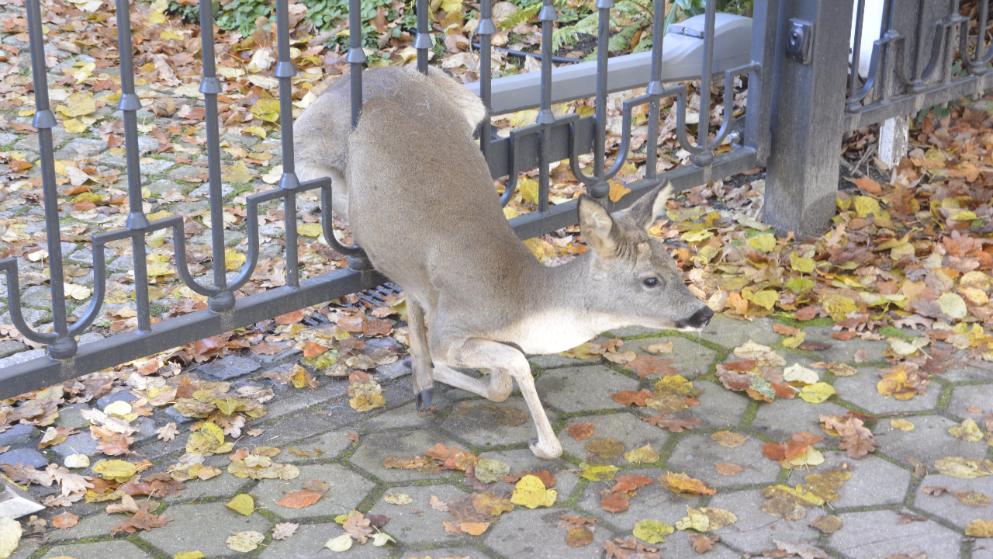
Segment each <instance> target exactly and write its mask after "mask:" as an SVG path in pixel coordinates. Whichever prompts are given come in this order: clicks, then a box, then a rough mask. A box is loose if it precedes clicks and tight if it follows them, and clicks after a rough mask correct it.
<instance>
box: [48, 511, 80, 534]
mask: <svg viewBox="0 0 993 559" xmlns="http://www.w3.org/2000/svg"><path fill="white" fill-rule="evenodd" d="M76 524H79V516H77V515H75V514H73V513H71V512H69V511H65V512H63V513H61V514H57V515H55V516H53V517H52V526H55V527H56V528H58V529H60V530H66V529H69V528H72V527H73V526H75V525H76Z"/></svg>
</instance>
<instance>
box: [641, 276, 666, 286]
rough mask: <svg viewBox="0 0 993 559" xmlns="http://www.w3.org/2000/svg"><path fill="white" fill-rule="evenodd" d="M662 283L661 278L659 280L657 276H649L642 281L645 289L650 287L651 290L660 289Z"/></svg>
mask: <svg viewBox="0 0 993 559" xmlns="http://www.w3.org/2000/svg"><path fill="white" fill-rule="evenodd" d="M660 283H662V282H660V281H659V278H657V277H655V276H649V277H647V278H645V279H643V280H641V284H642V285H644V286H645V287H649V288H651V287H658V286H659V284H660Z"/></svg>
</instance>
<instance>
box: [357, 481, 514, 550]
mask: <svg viewBox="0 0 993 559" xmlns="http://www.w3.org/2000/svg"><path fill="white" fill-rule="evenodd" d="M401 493H402V494H405V495H409V496H410V498H411V502H410V503H408V504H406V505H392V504H390V503H387V502H386V501H384V500H383V499H380V500H379V501H378V502H377V503H376V504H375V505H374V506H373V507H372V509H371V510H370V511H369V513H370V514H383V515H386V516H387V517H388V518H389V519H390V522H389V523H388V524H387V525H386V527H385V528H384V529H385V531H386V532H387V533H388V534H390V535H391V536H393V537H394V538H396V539H397V540H398V541H399V542H400V543H402V544H404V545H408V544H418V543H435V544H438V545H453V544H457V543H458V542H460V541H463V540H465V539H467V538H470V537H471V536H467V535H462V534H448V533H446V532H445V528H444V525H443V524H442V523H443V522H445V521H453V520H455V519H454V517H453V516H452V515H450V514H448V513H447V512H440V511H437V510H435V509H434V508H432V507H431V496H432V495H434V496H436V497H438V498H439V499H441V500H442V501H444V502H446V503H448V502H453V501H457V500H459V499H462V498H464V497H465V496H466V494H465V493H463V492H462V491H459V490H458V489H456V488H455V487H452V486H451V485H422V486H401V487H391V488H390V489H387V490H386V495H390V494H401ZM384 497H385V495H384ZM497 523H499V520H497ZM492 529H493V528H492V527H490V530H492Z"/></svg>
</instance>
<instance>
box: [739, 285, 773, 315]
mask: <svg viewBox="0 0 993 559" xmlns="http://www.w3.org/2000/svg"><path fill="white" fill-rule="evenodd" d="M745 298H746V299H748V300H749V301H751V302H752V303H755V304H756V305H758V306H760V307H762V308H764V309H765V310H767V311H771V310H772V307H773V306H775V304H776V301H778V300H779V293H776V292H775V291H774V290H772V289H763V290H762V291H759V292H758V293H748V294H747V295H746V296H745Z"/></svg>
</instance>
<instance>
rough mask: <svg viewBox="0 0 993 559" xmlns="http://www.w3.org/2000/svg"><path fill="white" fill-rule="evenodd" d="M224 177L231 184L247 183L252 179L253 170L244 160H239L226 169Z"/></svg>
mask: <svg viewBox="0 0 993 559" xmlns="http://www.w3.org/2000/svg"><path fill="white" fill-rule="evenodd" d="M224 178H225V179H226V180H227V182H229V183H231V184H247V183H248V182H249V181H251V180H252V172H251V171H250V170H249V169H248V167H246V166H245V163H244V162H243V161H238V162H237V163H235V164H234V165H230V166H228V167H226V168H225V169H224Z"/></svg>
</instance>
